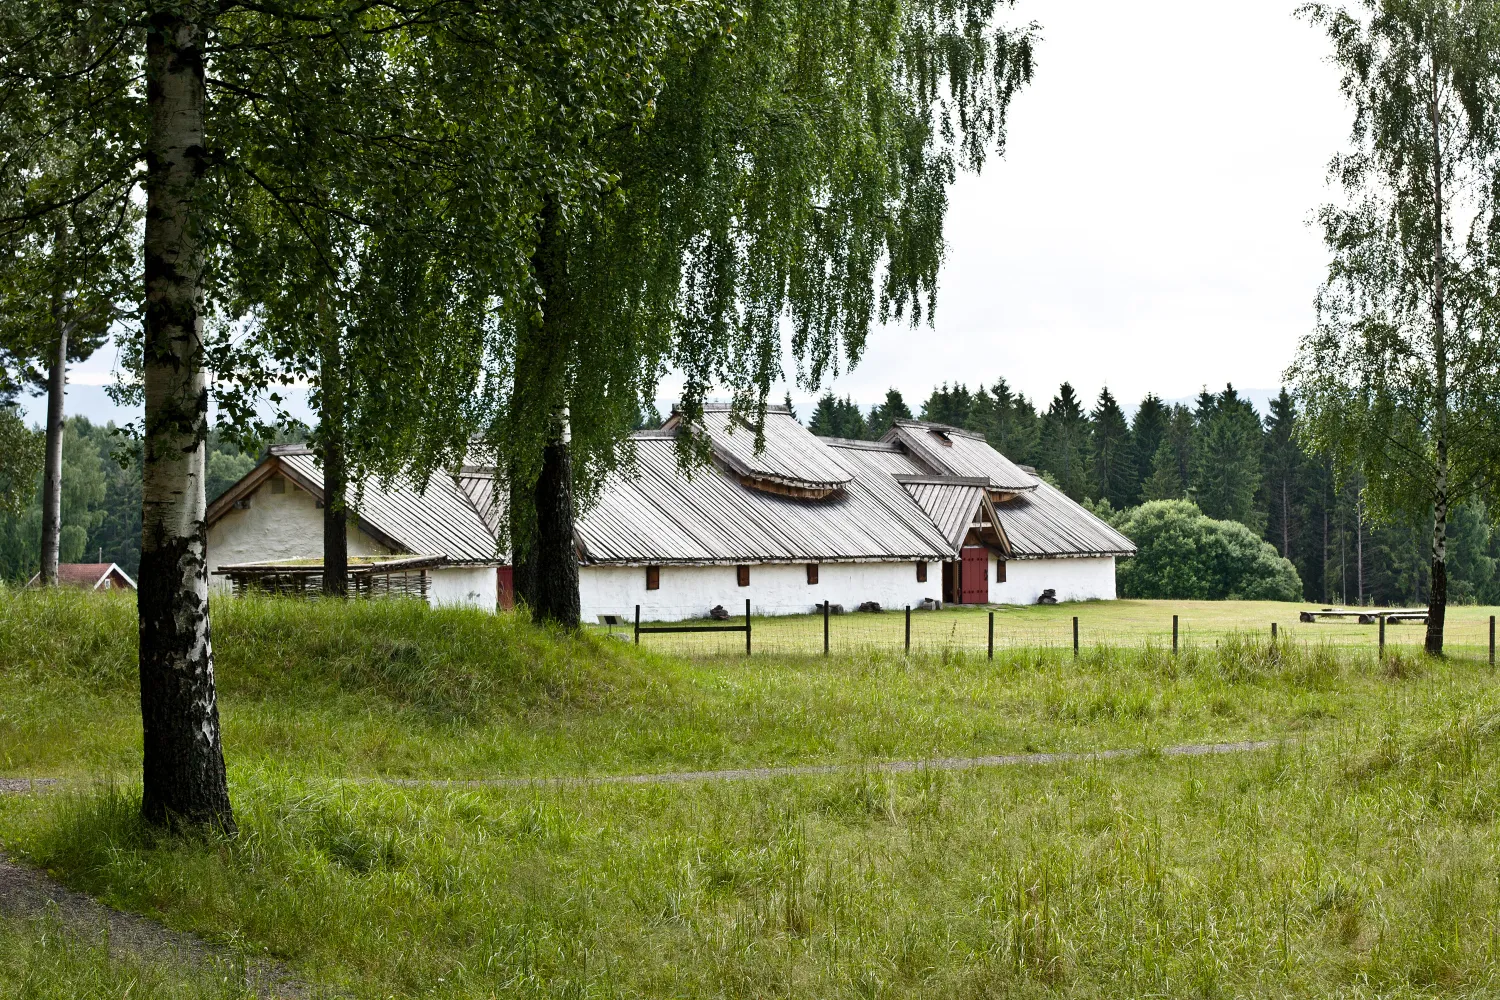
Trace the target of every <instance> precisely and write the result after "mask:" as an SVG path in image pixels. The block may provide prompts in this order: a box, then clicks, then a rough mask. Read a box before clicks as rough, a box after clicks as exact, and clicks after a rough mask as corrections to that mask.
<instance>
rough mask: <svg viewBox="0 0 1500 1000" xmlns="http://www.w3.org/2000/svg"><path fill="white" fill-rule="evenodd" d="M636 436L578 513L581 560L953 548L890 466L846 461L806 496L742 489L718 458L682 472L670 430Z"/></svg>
mask: <svg viewBox="0 0 1500 1000" xmlns="http://www.w3.org/2000/svg"><path fill="white" fill-rule="evenodd" d="M746 437H747V438H748V437H749V435H748V433H747V434H746ZM752 440H753V439H752ZM634 444H635V452H636V467H635V469H634V470H633V474H632V473H626V472H620V473H616V474H615V475H613V476H611V477H610V479H609V480H608V482H607V483H606V485H605V486H604V488H603V489H602V490H600V493H599V501H598V503H597V505H596V506H595V507H594V509H593V510H591V511H588V512H587V513H585V514H584V515H583V516H582V517H580V518H579V520H578V526H577V538H578V544H579V549H580V555H581V557H582V559H583V561H584V562H586V563H588V562H605V563H647V564H656V563H665V564H670V563H679V564H681V563H696V564H734V563H751V562H786V563H796V562H839V561H848V562H853V561H874V560H906V559H910V560H929V561H931V560H939V559H944V558H949V557H950V556H951V554H952V553H951V547H950V546H949V545H948V542H947V540H946V539H945V538H944V537H943V536H942V534H941V532H939V531H938V530H937V528H936V526H935V525H933V524H932V522H931V520H930V519H928V518H927V517H926V516H925V515H924V514H923V513H922V511H921V509H920V508H919V507H917V505H916V504H915V502H913V501H912V500H911V498H910V497H908V496H906V495H904V491H903V490H901V489H900V487H899V485H898V484H896V483H895V481H894V480H892V479H890V477H888V476H887V477H884V479H885V480H886V482H885V483H881V482H879V481H876V482H873V483H872V482H869V481H867V480H866V478H865V477H855V476H854V475H853V474H852V473H850V472H849V471H848V470H847V469H844V472H845V475H846V476H847V478H846V480H845V483H846V485H845V487H844V488H843V489H842V490H840V491H839V492H838V493H836V494H834V495H832V496H829V497H826V498H824V499H818V500H810V499H804V498H799V497H790V496H779V495H776V494H773V493H767V492H763V491H761V490H756V489H747V488H746V487H745V486H743V485H742V484H741V483H740V482H739V481H738V480H737V477H735V476H734V475H733V474H732V473H731V474H726V473H725V472H724V471H722V470H720V469H719V468H717V467H708V468H703V469H697V470H694V471H693V472H692V473H691V474H688V473H684V472H683V471H682V470H681V469H679V467H678V465H677V447H676V444H675V442H674V441H673V438H672V436H671V435H669V434H661V433H645V434H637V435H635V436H634ZM835 461H837V460H836V459H835ZM839 468H843V466H842V465H840V466H839Z"/></svg>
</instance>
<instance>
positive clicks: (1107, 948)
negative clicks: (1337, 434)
mask: <svg viewBox="0 0 1500 1000" xmlns="http://www.w3.org/2000/svg"><path fill="white" fill-rule="evenodd" d="M1163 607H1165V606H1164V605H1144V606H1142V605H1137V606H1135V611H1136V612H1143V611H1150V612H1151V613H1153V614H1154V613H1156V611H1157V610H1158V609H1160V608H1163ZM1197 607H1200V608H1203V609H1204V611H1205V615H1204V617H1205V618H1206V617H1207V614H1206V613H1207V611H1209V610H1211V609H1213V608H1212V606H1197ZM1269 607H1273V608H1279V607H1285V606H1269ZM1265 608H1266V606H1223V607H1220V608H1218V609H1213V610H1218V611H1219V612H1220V613H1221V616H1222V617H1221V618H1220V619H1219V621H1220V622H1222V623H1223V626H1222V627H1223V628H1224V632H1223V633H1222V636H1221V637H1220V638H1218V639H1217V640H1216V641H1215V642H1200V643H1192V644H1185V648H1184V650H1183V652H1182V653H1181V654H1180V655H1178V656H1173V655H1172V654H1171V653H1170V651H1169V650H1164V649H1162V648H1161V647H1159V646H1156V645H1152V646H1140V647H1131V648H1127V647H1126V646H1125V644H1114V645H1109V646H1089V647H1086V648H1085V649H1084V651H1083V654H1082V655H1081V656H1080V657H1079V658H1078V659H1076V660H1075V659H1074V657H1073V655H1072V651H1071V648H1070V647H1069V648H1066V649H1006V650H1003V651H1002V652H1000V653H998V654H997V657H996V659H995V660H993V661H991V660H989V659H987V658H986V657H985V656H984V655H983V653H982V652H980V653H979V654H973V653H967V652H964V651H962V650H948V651H946V652H945V651H942V650H937V651H932V652H930V653H927V652H924V653H922V654H921V655H917V656H913V657H910V658H906V657H902V656H900V655H890V654H878V655H877V654H874V653H869V652H857V653H847V654H843V655H834V656H831V657H829V658H827V659H825V658H823V657H822V656H821V655H815V656H801V657H788V656H774V655H765V656H761V655H759V654H757V656H755V657H752V658H751V659H750V660H749V661H746V660H745V659H744V658H743V657H742V656H740V657H735V656H724V657H717V658H713V657H708V658H705V657H694V658H691V659H674V658H671V657H667V656H663V655H658V654H654V653H651V652H645V651H638V650H636V649H634V648H633V647H632V646H631V645H629V644H626V643H622V642H619V641H618V640H610V639H600V638H592V637H584V638H567V637H562V636H558V635H555V634H550V633H546V632H543V631H541V630H537V629H534V628H532V627H531V626H529V625H526V624H525V623H524V622H520V621H517V620H515V619H513V618H507V617H501V618H494V617H490V616H483V615H477V614H469V613H462V612H441V613H436V612H431V611H428V610H427V609H425V608H422V607H420V606H416V605H413V604H398V603H378V602H377V603H374V604H371V603H365V602H357V603H352V604H349V605H345V606H340V605H327V604H296V603H292V602H281V601H243V602H220V603H219V604H217V605H216V607H215V613H216V620H215V649H216V653H217V655H218V662H219V681H220V686H221V692H222V700H221V709H222V713H223V717H224V724H225V746H226V753H227V756H228V764H229V773H230V782H231V790H232V794H233V796H234V799H235V803H236V807H237V812H238V817H239V821H240V826H241V832H240V834H239V836H238V837H236V838H234V839H224V838H217V837H208V838H186V839H181V838H168V837H161V836H159V835H156V834H153V833H152V832H151V831H149V830H145V829H142V828H141V827H140V825H139V824H138V823H137V821H136V819H135V815H136V809H137V806H138V784H137V778H136V775H135V768H137V767H138V752H139V751H138V740H139V735H138V729H137V728H136V727H138V722H137V721H136V719H135V716H134V711H135V705H134V698H135V693H134V682H133V660H132V657H133V655H134V649H133V645H132V643H133V635H134V631H133V617H132V615H131V608H130V605H129V603H128V602H126V601H119V600H106V601H95V602H91V601H87V600H85V599H83V598H79V597H71V596H68V595H19V596H13V597H5V598H3V599H0V653H3V658H0V764H3V771H0V773H3V774H4V775H8V776H21V775H35V774H58V775H61V776H64V777H66V778H68V779H69V781H68V782H66V783H65V784H64V786H63V788H62V789H61V790H59V791H54V792H49V793H44V794H39V795H27V796H16V795H11V796H0V845H3V847H4V849H5V850H7V851H8V852H10V853H12V854H13V855H17V856H20V857H22V858H24V859H26V860H28V861H29V862H31V863H34V864H38V865H42V866H44V867H46V868H48V869H49V870H50V871H52V872H53V873H54V874H56V875H57V876H58V877H59V878H62V879H63V880H65V881H67V882H69V883H70V884H73V885H75V886H77V887H80V888H82V889H85V890H86V891H89V892H91V893H93V894H96V895H98V896H100V897H102V898H104V899H105V900H106V901H108V902H110V903H111V904H113V905H116V906H119V907H122V908H125V909H129V910H134V911H138V912H143V913H147V914H149V915H151V916H153V917H156V918H158V919H161V920H162V921H164V922H166V923H168V924H170V925H172V926H174V927H177V928H181V929H187V930H193V931H197V932H199V933H201V934H204V935H205V936H208V937H211V938H213V939H216V940H220V941H224V942H227V943H229V944H230V945H231V947H232V948H234V949H237V950H239V951H240V952H241V953H244V954H252V953H254V954H269V955H271V956H273V957H277V958H279V959H281V960H283V961H285V962H286V963H288V964H289V965H290V966H291V967H292V968H293V969H294V970H295V971H297V972H298V973H300V974H301V975H303V976H304V977H306V978H307V979H308V980H309V981H311V982H314V983H317V984H322V985H325V986H329V987H332V988H336V989H337V990H338V991H340V992H341V993H342V994H344V995H349V996H355V997H371V998H374V997H390V996H423V997H425V996H432V997H476V996H479V997H489V996H520V997H699V996H709V997H769V996H794V997H851V998H853V997H891V998H895V997H955V998H957V997H963V998H968V997H990V996H994V997H1006V996H1016V997H1027V996H1038V997H1040V996H1049V997H1052V996H1055V997H1122V996H1126V997H1147V996H1170V997H1178V996H1182V997H1187V996H1208V997H1214V996H1223V997H1234V996H1287V997H1292V996H1296V997H1307V996H1314V997H1363V996H1369V997H1428V996H1484V995H1493V994H1494V993H1495V992H1496V991H1497V990H1500V977H1497V975H1496V973H1495V971H1494V970H1495V969H1496V967H1497V966H1496V959H1497V958H1500V955H1497V950H1500V924H1497V915H1500V827H1497V824H1496V819H1497V809H1500V698H1497V697H1496V695H1495V694H1494V693H1493V691H1494V687H1495V684H1494V681H1495V677H1494V675H1493V674H1492V673H1491V671H1490V668H1489V667H1488V666H1487V664H1486V663H1485V662H1484V661H1483V658H1482V657H1454V658H1451V659H1449V660H1446V661H1431V660H1427V659H1425V658H1423V657H1420V656H1418V655H1415V654H1413V653H1412V652H1410V651H1408V650H1402V649H1393V650H1392V651H1391V655H1390V656H1388V657H1387V659H1386V660H1384V661H1381V660H1379V659H1377V658H1376V657H1375V656H1374V655H1373V651H1371V650H1360V649H1348V648H1340V647H1336V646H1332V645H1324V644H1308V645H1302V644H1289V643H1282V644H1279V645H1275V646H1273V645H1272V644H1271V643H1270V642H1269V641H1268V640H1269V635H1268V634H1267V635H1265V636H1261V635H1259V634H1255V635H1250V634H1249V632H1250V630H1249V629H1241V628H1237V627H1236V625H1235V622H1237V621H1246V622H1249V621H1253V620H1255V619H1256V618H1259V617H1263V612H1264V610H1265ZM1465 610H1467V609H1465ZM1094 611H1097V612H1099V613H1101V614H1103V613H1109V614H1118V615H1121V616H1122V617H1121V619H1119V621H1120V622H1124V621H1127V620H1129V619H1130V617H1131V615H1132V608H1131V607H1129V606H1126V605H1124V604H1123V603H1122V604H1120V605H1102V604H1090V605H1079V606H1076V608H1075V609H1069V608H1066V607H1063V608H1048V609H1023V610H1021V611H1020V612H1018V613H1020V614H1025V615H1028V616H1045V615H1060V616H1062V619H1061V620H1063V621H1066V622H1068V624H1069V627H1071V617H1072V614H1073V613H1078V614H1079V616H1080V618H1083V617H1084V613H1086V612H1094ZM999 617H1000V615H999V614H997V619H998V618H999ZM1184 617H1186V616H1184ZM986 620H987V619H986ZM1044 620H1048V621H1050V620H1051V619H1044ZM1085 620H1086V619H1085ZM1270 620H1275V619H1267V629H1266V631H1267V633H1268V632H1269V621H1270ZM1283 620H1284V619H1283ZM1478 620H1480V621H1484V618H1483V617H1481V618H1479V619H1478ZM819 627H820V628H821V622H819ZM1168 628H1170V619H1169V620H1168ZM1236 632H1242V633H1245V634H1243V635H1237V634H1234V633H1236ZM1246 738H1254V739H1269V740H1273V741H1275V742H1276V743H1277V746H1276V747H1274V748H1272V749H1268V750H1263V751H1259V752H1252V753H1245V754H1240V755H1235V756H1226V757H1214V758H1198V759H1189V758H1181V757H1171V756H1162V755H1158V754H1155V753H1154V752H1152V748H1159V747H1164V746H1167V745H1170V744H1174V743H1182V742H1222V741H1228V740H1237V739H1246ZM1110 747H1144V748H1146V749H1147V753H1146V754H1145V755H1144V756H1142V757H1138V758H1134V759H1131V760H1114V761H1091V762H1073V763H1064V764H1053V765H1045V766H1031V767H1016V768H1008V769H989V770H975V771H959V772H949V771H940V770H918V771H916V772H915V773H910V774H901V775H892V774H887V773H883V772H880V771H878V770H874V769H872V768H871V767H869V766H867V765H870V764H873V763H875V762H878V761H884V760H890V759H902V758H920V757H925V756H957V755H968V754H978V753H985V754H988V753H1005V752H1010V751H1017V750H1030V749H1092V748H1110ZM828 762H838V763H843V764H847V765H850V769H849V770H847V771H844V772H841V773H837V774H831V775H820V776H813V777H797V778H778V779H774V780H768V781H744V782H692V783H686V784H677V783H674V784H662V785H644V786H636V785H629V786H621V785H603V786H577V785H571V786H558V785H546V784H538V785H530V786H522V787H513V786H499V787H497V786H482V787H455V786H446V785H420V784H418V785H415V786H411V785H393V784H390V783H387V782H384V781H381V780H378V779H380V778H381V777H392V776H393V777H401V778H408V779H409V778H418V779H420V778H451V777H484V776H510V775H521V776H550V775H574V774H622V773H636V772H650V771H671V770H676V769H699V768H706V767H719V766H742V765H755V764H785V763H828ZM61 940H62V939H60V938H59V937H58V936H57V935H56V933H55V932H54V931H53V930H49V929H48V928H47V927H46V926H45V925H21V924H16V923H14V922H11V923H5V922H0V996H12V995H13V996H116V997H125V996H140V995H147V994H150V995H172V994H175V995H179V996H183V997H189V996H191V997H198V996H224V995H235V991H234V990H233V989H232V988H231V987H230V986H227V985H226V981H225V978H224V977H223V976H222V975H218V976H216V975H205V974H203V973H201V972H192V971H191V970H183V969H176V968H172V967H170V966H164V965H162V964H161V963H155V964H153V963H141V962H134V963H132V962H130V961H128V960H121V959H119V958H112V957H109V956H108V955H106V954H105V953H104V952H103V951H102V950H101V949H100V948H98V947H97V946H96V947H95V948H93V949H92V950H90V949H89V948H87V947H82V946H70V945H67V944H65V943H60V941H61ZM169 990H170V991H171V992H170V993H169Z"/></svg>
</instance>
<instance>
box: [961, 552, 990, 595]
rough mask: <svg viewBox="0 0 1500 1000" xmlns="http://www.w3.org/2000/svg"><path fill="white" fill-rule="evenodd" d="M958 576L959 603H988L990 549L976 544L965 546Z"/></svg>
mask: <svg viewBox="0 0 1500 1000" xmlns="http://www.w3.org/2000/svg"><path fill="white" fill-rule="evenodd" d="M963 560H964V561H963V566H962V569H961V571H960V576H959V589H960V591H961V593H960V596H959V603H961V604H988V603H989V601H990V551H989V549H986V548H982V547H980V546H978V545H969V546H965V547H964V550H963Z"/></svg>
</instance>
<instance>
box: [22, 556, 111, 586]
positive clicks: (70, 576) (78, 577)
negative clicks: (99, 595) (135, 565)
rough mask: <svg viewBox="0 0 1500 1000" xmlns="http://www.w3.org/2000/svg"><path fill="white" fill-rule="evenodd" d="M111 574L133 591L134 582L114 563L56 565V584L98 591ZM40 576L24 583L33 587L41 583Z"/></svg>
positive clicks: (35, 576) (38, 574) (34, 576)
mask: <svg viewBox="0 0 1500 1000" xmlns="http://www.w3.org/2000/svg"><path fill="white" fill-rule="evenodd" d="M111 574H113V575H114V576H115V577H116V578H117V579H118V580H119V581H120V582H122V583H124V584H125V585H126V586H127V587H129V588H130V589H131V590H134V589H135V581H134V580H132V579H131V578H130V574H128V573H126V572H125V571H124V570H123V569H121V568H120V567H119V565H118V564H116V563H112V562H111V563H58V564H57V584H58V586H60V587H78V588H81V589H83V590H98V589H99V588H100V587H102V586H104V581H105V580H107V579H109V577H110V576H111ZM41 580H42V574H40V573H37V574H35V575H33V576H32V578H31V579H30V580H28V581H27V582H26V586H28V587H35V586H37V585H38V584H40V583H41Z"/></svg>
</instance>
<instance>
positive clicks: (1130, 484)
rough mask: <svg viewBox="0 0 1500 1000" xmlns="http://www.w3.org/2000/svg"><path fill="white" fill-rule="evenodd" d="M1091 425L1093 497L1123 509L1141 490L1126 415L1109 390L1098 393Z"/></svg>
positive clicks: (1105, 389)
mask: <svg viewBox="0 0 1500 1000" xmlns="http://www.w3.org/2000/svg"><path fill="white" fill-rule="evenodd" d="M1089 422H1090V424H1091V427H1092V430H1093V433H1092V434H1090V435H1089V447H1090V453H1091V454H1090V458H1091V462H1090V471H1091V472H1092V474H1093V476H1092V479H1093V484H1092V489H1091V491H1090V492H1091V495H1093V496H1096V497H1100V498H1102V499H1104V500H1106V501H1108V502H1109V503H1111V504H1113V505H1115V506H1117V507H1123V506H1125V505H1126V504H1128V503H1129V502H1130V501H1131V499H1132V498H1133V497H1134V496H1135V495H1136V493H1137V492H1138V491H1139V485H1138V483H1137V480H1136V477H1135V454H1134V450H1133V442H1132V441H1131V438H1130V425H1129V424H1127V423H1126V422H1125V412H1124V411H1123V410H1121V409H1120V404H1119V402H1118V401H1116V399H1115V397H1114V394H1113V393H1111V392H1110V391H1109V389H1108V388H1107V387H1106V388H1104V389H1101V390H1100V391H1099V402H1098V404H1097V405H1095V407H1094V412H1093V413H1091V414H1089Z"/></svg>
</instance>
